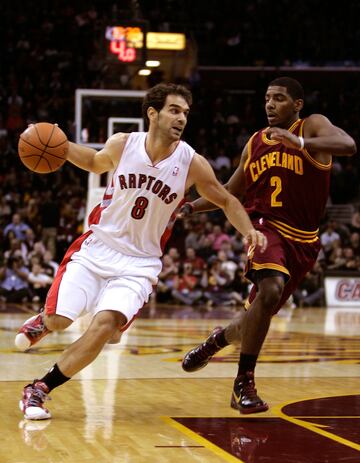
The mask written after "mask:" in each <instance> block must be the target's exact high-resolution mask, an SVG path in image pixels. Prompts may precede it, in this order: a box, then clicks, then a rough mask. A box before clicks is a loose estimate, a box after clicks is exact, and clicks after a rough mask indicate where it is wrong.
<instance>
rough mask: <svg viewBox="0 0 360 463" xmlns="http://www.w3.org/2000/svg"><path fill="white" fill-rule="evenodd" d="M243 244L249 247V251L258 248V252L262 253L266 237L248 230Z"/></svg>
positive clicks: (258, 232)
mask: <svg viewBox="0 0 360 463" xmlns="http://www.w3.org/2000/svg"><path fill="white" fill-rule="evenodd" d="M244 242H245V244H246V245H247V246H249V250H250V249H252V250H254V249H255V248H256V247H259V248H260V252H264V251H265V249H266V247H267V238H266V236H265V235H264V234H263V233H261V232H260V231H258V230H255V229H252V230H250V231H249V233H248V234H247V235H245V236H244Z"/></svg>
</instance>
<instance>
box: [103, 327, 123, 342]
mask: <svg viewBox="0 0 360 463" xmlns="http://www.w3.org/2000/svg"><path fill="white" fill-rule="evenodd" d="M121 335H122V333H121V331H119V330H118V329H116V330H115V332H114V333H113V334H112V336H111V338H110V339H109V340H108V342H107V343H108V344H118V343H119V342H120V340H121Z"/></svg>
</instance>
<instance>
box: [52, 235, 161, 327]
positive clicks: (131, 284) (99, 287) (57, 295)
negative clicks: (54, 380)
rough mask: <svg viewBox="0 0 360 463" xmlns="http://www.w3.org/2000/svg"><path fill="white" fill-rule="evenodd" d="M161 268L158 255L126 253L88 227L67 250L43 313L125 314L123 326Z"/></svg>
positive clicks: (140, 304) (73, 316)
mask: <svg viewBox="0 0 360 463" xmlns="http://www.w3.org/2000/svg"><path fill="white" fill-rule="evenodd" d="M160 271H161V261H160V259H159V258H158V257H133V256H125V255H123V254H121V253H120V252H119V251H116V250H114V249H112V248H109V247H108V246H107V245H106V244H104V243H103V242H102V241H100V240H99V239H98V238H96V237H95V235H94V234H93V233H92V232H91V231H89V232H87V233H85V234H84V235H81V236H80V237H79V238H78V239H77V240H76V241H74V243H73V244H72V245H71V246H70V247H69V249H68V250H67V252H66V254H65V256H64V259H63V261H62V262H61V264H60V267H59V270H58V272H57V274H56V276H55V279H54V281H53V284H52V285H51V288H50V290H49V292H48V295H47V298H46V303H45V313H46V314H47V315H52V314H57V315H62V316H64V317H67V318H69V319H70V320H75V319H76V318H77V317H79V316H80V315H81V313H82V312H83V311H85V312H89V313H91V314H93V315H95V314H96V313H98V312H101V311H103V310H115V311H118V312H121V313H122V314H124V315H125V316H126V318H127V324H126V326H124V327H123V328H122V331H123V330H125V329H126V328H127V327H128V326H129V325H130V323H131V322H132V321H133V319H134V318H135V317H136V315H137V313H138V312H139V310H140V309H141V308H142V307H143V305H144V304H145V303H146V302H148V300H149V296H150V294H151V292H152V290H153V286H155V285H156V284H157V281H158V275H159V273H160Z"/></svg>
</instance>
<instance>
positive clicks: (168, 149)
mask: <svg viewBox="0 0 360 463" xmlns="http://www.w3.org/2000/svg"><path fill="white" fill-rule="evenodd" d="M191 102H192V96H191V93H190V91H189V90H188V89H186V88H185V87H183V86H181V85H175V84H159V85H157V86H155V87H153V88H152V89H150V90H149V91H148V92H147V94H146V95H145V98H144V101H143V107H142V109H143V116H144V119H145V121H146V122H147V124H148V126H149V130H148V131H147V132H132V133H130V134H128V133H116V134H114V135H112V136H111V137H110V138H109V139H108V140H107V142H106V143H105V146H104V148H103V149H102V150H100V151H99V152H97V151H96V150H94V149H92V148H88V147H85V146H81V145H78V144H76V143H70V147H69V153H68V161H70V162H71V163H72V164H74V165H75V166H77V167H79V168H81V169H84V170H86V171H89V172H95V173H97V174H101V173H104V172H108V171H112V172H113V174H112V180H111V182H110V184H109V185H108V187H107V188H106V191H105V194H104V197H103V200H102V202H101V204H99V205H98V206H97V207H96V208H95V209H94V210H93V212H92V213H91V214H90V217H89V225H90V230H89V231H87V232H86V233H84V234H83V235H81V236H80V237H79V238H78V239H77V240H75V241H74V243H72V245H71V246H70V247H69V249H68V250H67V252H66V254H65V256H64V259H63V261H62V262H61V264H60V267H59V270H58V272H57V274H56V276H55V279H54V282H53V284H52V286H51V288H50V290H49V292H48V295H47V298H46V303H45V310H44V312H42V313H40V314H39V315H35V316H34V317H31V318H30V319H29V320H27V321H26V322H25V323H24V324H23V326H22V327H21V328H20V330H19V333H18V334H17V335H16V338H15V344H16V346H17V347H18V348H19V349H21V350H26V349H28V348H29V347H31V346H33V345H34V344H35V343H37V342H38V341H39V340H40V339H42V338H43V337H44V336H45V335H47V334H48V333H49V332H50V331H58V330H63V329H65V328H67V327H68V326H69V325H70V324H71V323H72V322H73V321H74V320H75V319H76V318H78V317H79V316H80V315H81V313H82V312H83V311H85V312H88V313H90V314H91V316H92V319H91V323H90V325H89V327H88V328H87V330H86V331H85V332H84V333H83V334H82V336H81V337H80V338H79V339H78V340H77V341H75V342H74V343H72V344H71V345H70V346H68V347H67V349H66V350H65V351H64V352H63V353H62V355H61V357H60V359H59V360H58V361H57V363H56V364H55V365H54V366H53V367H52V368H51V369H50V371H49V372H48V373H47V374H46V375H45V376H43V377H42V378H41V379H35V380H34V381H33V382H32V383H31V384H28V385H27V386H25V387H24V390H23V396H22V399H21V400H20V404H19V405H20V409H21V411H22V412H23V413H24V417H25V418H26V419H31V420H42V419H48V418H50V417H51V414H50V412H49V410H48V409H47V408H46V407H45V405H44V402H45V400H46V398H47V396H48V394H49V392H50V391H51V390H52V389H54V388H55V387H58V386H60V385H62V384H63V383H65V382H66V381H68V380H69V379H70V378H71V377H72V376H73V375H74V374H76V373H77V372H79V371H80V370H82V369H83V368H84V367H86V366H87V365H88V364H89V363H91V362H92V361H93V360H94V359H95V358H96V357H97V356H98V354H99V353H100V352H101V350H102V348H103V347H104V345H105V344H106V343H107V342H113V341H114V340H115V341H116V340H119V338H120V334H121V332H123V331H124V330H126V329H127V328H128V326H129V325H130V324H131V323H132V321H133V320H134V319H135V318H136V316H137V315H138V313H139V312H140V310H141V309H142V307H143V306H144V304H145V303H146V302H147V301H148V300H149V296H150V294H151V292H152V289H153V287H154V285H156V284H157V281H158V274H159V273H160V271H161V259H160V258H161V255H162V252H163V249H164V246H165V244H166V241H167V239H168V238H169V236H170V234H171V229H172V226H173V224H174V222H175V220H176V216H177V213H178V211H179V209H180V207H181V206H182V204H183V203H184V196H185V192H186V191H187V190H188V189H189V188H190V187H191V186H192V185H194V186H195V187H196V189H197V191H198V192H199V194H200V195H204V197H205V198H207V199H208V200H209V201H212V202H213V203H215V204H217V206H218V207H221V208H222V209H223V210H224V213H225V214H226V216H227V217H228V219H229V221H230V222H231V223H232V224H233V226H234V227H235V228H236V229H238V230H239V232H240V233H242V235H244V236H245V240H246V242H248V243H249V244H250V245H252V246H254V247H257V246H258V245H259V247H260V248H261V249H262V250H264V249H265V247H266V238H265V236H264V235H263V234H262V233H261V232H259V231H257V230H255V228H254V226H253V225H252V223H251V221H250V218H249V216H248V214H247V213H246V211H245V209H244V208H243V206H242V205H241V203H240V202H239V201H238V200H237V199H236V198H235V197H234V196H233V195H231V194H230V193H229V192H228V191H227V190H226V189H225V188H224V187H223V186H222V185H221V184H220V183H219V182H218V180H217V179H216V177H215V174H214V172H213V170H212V168H211V166H210V164H209V163H208V161H206V159H205V158H204V157H202V156H200V155H199V154H197V153H196V152H195V150H194V149H193V148H192V147H191V146H189V145H188V144H187V143H186V142H185V141H183V140H181V135H182V133H183V131H184V129H185V126H186V124H187V118H188V114H189V111H190V105H191Z"/></svg>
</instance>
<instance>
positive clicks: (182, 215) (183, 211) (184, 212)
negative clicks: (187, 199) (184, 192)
mask: <svg viewBox="0 0 360 463" xmlns="http://www.w3.org/2000/svg"><path fill="white" fill-rule="evenodd" d="M193 211H194V208H193V206H192V204H191V203H185V204H183V205H182V206H181V208H180V210H179V212H178V213H177V218H178V219H186V218H187V217H189V216H190V215H191V214H192V213H193Z"/></svg>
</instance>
